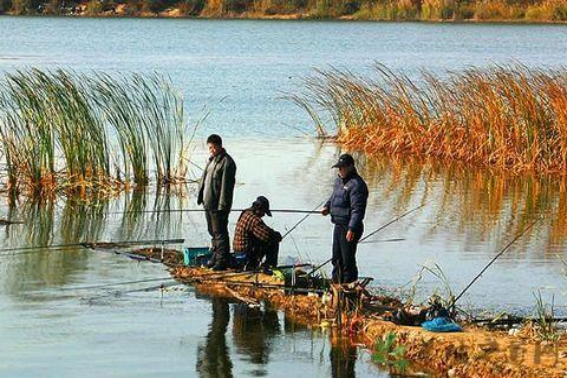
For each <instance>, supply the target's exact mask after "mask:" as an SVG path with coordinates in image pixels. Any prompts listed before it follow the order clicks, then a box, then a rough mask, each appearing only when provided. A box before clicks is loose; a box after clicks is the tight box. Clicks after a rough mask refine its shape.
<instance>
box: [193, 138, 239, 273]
mask: <svg viewBox="0 0 567 378" xmlns="http://www.w3.org/2000/svg"><path fill="white" fill-rule="evenodd" d="M207 146H208V148H209V152H210V153H211V156H210V158H209V162H208V163H207V166H206V167H205V171H204V172H203V177H202V179H201V183H200V185H199V195H198V198H197V204H199V205H201V204H202V205H203V207H204V208H205V215H206V217H207V226H208V229H209V234H210V235H211V238H212V249H213V256H212V258H211V262H210V263H209V267H210V268H212V269H213V270H225V269H226V268H228V263H229V252H230V239H229V235H228V215H229V213H230V209H231V207H232V199H233V197H234V184H235V182H236V164H235V163H234V160H232V158H231V157H230V155H229V154H227V152H226V150H225V149H224V148H223V146H222V139H221V137H220V136H218V135H216V134H212V135H210V136H209V137H208V138H207Z"/></svg>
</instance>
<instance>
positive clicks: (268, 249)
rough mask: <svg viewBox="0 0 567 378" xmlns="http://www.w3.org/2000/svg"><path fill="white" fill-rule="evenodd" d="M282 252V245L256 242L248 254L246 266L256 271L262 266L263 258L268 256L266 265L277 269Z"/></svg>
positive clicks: (274, 242) (273, 242)
mask: <svg viewBox="0 0 567 378" xmlns="http://www.w3.org/2000/svg"><path fill="white" fill-rule="evenodd" d="M279 251H280V243H278V242H276V241H272V242H271V243H262V242H256V243H254V245H253V246H252V249H251V250H250V251H248V252H247V253H246V258H247V262H246V265H247V267H248V268H249V269H255V268H257V267H258V265H260V261H262V258H264V256H266V261H264V265H266V266H269V267H271V268H275V267H276V266H277V265H278V254H279Z"/></svg>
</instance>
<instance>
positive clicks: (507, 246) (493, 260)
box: [449, 218, 541, 307]
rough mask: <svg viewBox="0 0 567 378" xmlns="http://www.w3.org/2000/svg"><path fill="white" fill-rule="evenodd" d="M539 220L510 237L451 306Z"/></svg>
mask: <svg viewBox="0 0 567 378" xmlns="http://www.w3.org/2000/svg"><path fill="white" fill-rule="evenodd" d="M540 220H541V218H538V219H536V220H535V221H533V222H532V223H530V224H529V225H528V226H527V227H526V228H524V229H523V230H522V231H521V232H520V233H519V234H518V235H516V237H515V238H514V239H512V240H511V241H510V242H509V243H508V244H506V246H505V247H504V248H503V249H502V250H501V251H500V252H499V253H498V254H497V255H496V256H494V258H493V259H492V260H490V262H489V263H488V264H487V265H486V266H485V267H484V268H483V269H482V270H481V271H480V273H479V274H477V275H476V276H475V277H474V278H473V280H472V281H471V282H470V283H469V284H468V285H467V286H466V287H465V288H464V289H463V291H461V293H460V294H459V295H457V296H456V297H455V299H454V300H453V302H452V304H451V306H449V307H452V306H454V305H455V303H457V301H458V300H459V299H461V297H462V296H463V295H464V294H465V293H466V292H467V291H468V290H469V289H470V287H471V286H472V285H473V284H474V283H475V282H476V280H478V279H479V278H480V277H481V276H482V274H483V273H484V272H486V270H487V269H488V268H490V266H491V265H492V264H494V262H495V261H496V260H498V258H499V257H500V256H502V255H503V254H504V252H506V251H507V250H508V249H510V247H512V245H514V243H516V241H518V239H520V238H521V237H522V236H523V235H524V234H525V233H526V232H527V231H528V230H530V229H531V228H532V227H533V226H534V225H535V224H536V223H537V222H539V221H540Z"/></svg>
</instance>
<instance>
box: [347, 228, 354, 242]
mask: <svg viewBox="0 0 567 378" xmlns="http://www.w3.org/2000/svg"><path fill="white" fill-rule="evenodd" d="M346 240H347V241H348V242H351V241H353V240H354V232H352V231H351V230H348V231H347V233H346Z"/></svg>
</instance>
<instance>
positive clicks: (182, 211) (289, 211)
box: [106, 208, 319, 215]
mask: <svg viewBox="0 0 567 378" xmlns="http://www.w3.org/2000/svg"><path fill="white" fill-rule="evenodd" d="M249 209H250V208H246V209H231V212H232V211H234V212H242V211H246V210H249ZM206 211H208V210H205V209H163V210H140V211H136V210H131V211H111V212H108V213H106V214H107V215H111V214H130V213H136V214H153V213H204V212H206ZM270 211H271V212H272V213H283V214H318V213H319V211H315V210H301V209H274V210H271V209H270Z"/></svg>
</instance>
